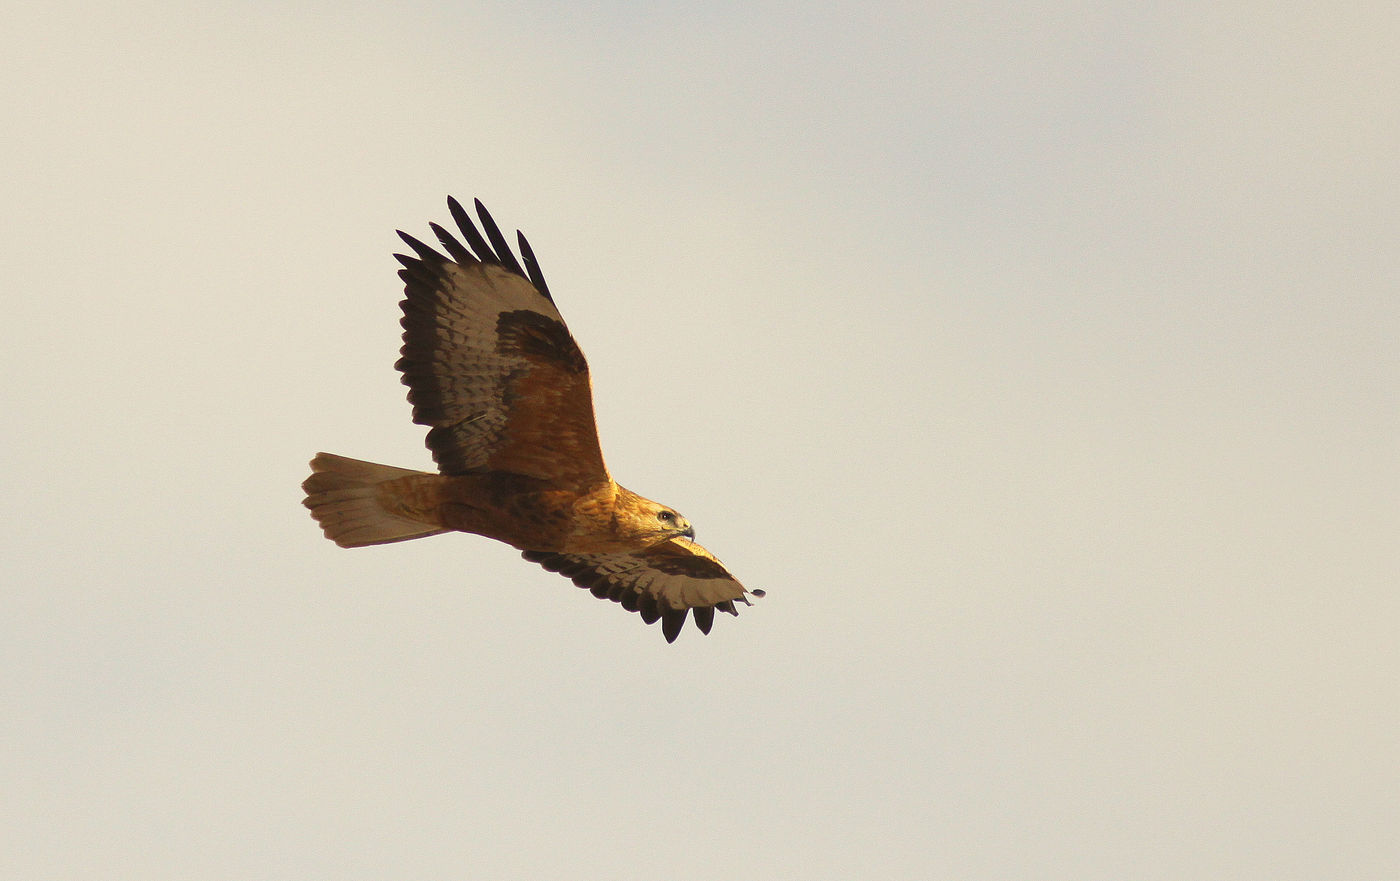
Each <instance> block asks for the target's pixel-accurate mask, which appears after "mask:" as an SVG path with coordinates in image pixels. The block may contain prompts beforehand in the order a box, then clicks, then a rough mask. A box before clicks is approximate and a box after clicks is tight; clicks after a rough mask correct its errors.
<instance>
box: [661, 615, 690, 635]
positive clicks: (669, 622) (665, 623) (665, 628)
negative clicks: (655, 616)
mask: <svg viewBox="0 0 1400 881" xmlns="http://www.w3.org/2000/svg"><path fill="white" fill-rule="evenodd" d="M689 611H690V610H689V609H667V610H665V611H664V612H662V613H661V634H662V635H663V636H665V637H666V641H667V642H675V641H676V637H677V636H680V634H681V628H682V627H684V626H685V613H686V612H689Z"/></svg>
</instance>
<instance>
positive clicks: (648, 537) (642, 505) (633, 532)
mask: <svg viewBox="0 0 1400 881" xmlns="http://www.w3.org/2000/svg"><path fill="white" fill-rule="evenodd" d="M618 489H619V490H620V493H619V498H618V500H617V501H618V503H617V506H616V509H615V510H616V511H617V515H618V518H617V522H618V527H619V530H620V531H622V532H624V533H626V534H628V535H629V537H630V538H632V539H634V540H636V541H637V542H639V543H641V544H655V543H657V542H660V541H666V540H668V539H672V538H677V537H683V538H689V539H694V538H695V529H694V527H692V526H691V525H690V521H689V520H687V519H685V518H684V517H682V516H681V514H680V512H679V511H677V510H676V509H675V508H670V507H667V506H666V505H662V504H658V503H656V502H653V501H652V500H651V499H647V498H643V497H642V496H639V495H637V494H636V493H634V492H631V491H630V490H626V489H622V488H621V487H619V488H618Z"/></svg>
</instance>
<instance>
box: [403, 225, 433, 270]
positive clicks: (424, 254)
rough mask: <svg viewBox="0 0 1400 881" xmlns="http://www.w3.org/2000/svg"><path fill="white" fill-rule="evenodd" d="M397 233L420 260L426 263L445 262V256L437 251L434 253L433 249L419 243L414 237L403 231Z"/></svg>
mask: <svg viewBox="0 0 1400 881" xmlns="http://www.w3.org/2000/svg"><path fill="white" fill-rule="evenodd" d="M397 232H398V234H399V238H401V239H403V240H404V243H405V244H407V245H408V246H409V247H410V248H412V249H413V253H415V254H417V255H418V259H420V260H422V261H423V262H424V263H441V262H442V261H443V259H444V258H443V256H442V255H441V254H439V253H438V252H437V251H434V250H433V249H432V248H430V247H428V246H427V245H425V244H423V243H422V242H420V241H418V240H417V239H415V238H414V237H413V236H411V235H409V234H408V233H406V232H404V231H403V230H397Z"/></svg>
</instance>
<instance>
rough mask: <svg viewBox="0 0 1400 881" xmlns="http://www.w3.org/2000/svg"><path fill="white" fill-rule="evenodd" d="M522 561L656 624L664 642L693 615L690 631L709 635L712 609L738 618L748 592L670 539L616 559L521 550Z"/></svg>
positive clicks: (687, 545) (692, 548)
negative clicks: (738, 605) (566, 579)
mask: <svg viewBox="0 0 1400 881" xmlns="http://www.w3.org/2000/svg"><path fill="white" fill-rule="evenodd" d="M523 556H524V557H525V559H527V560H529V561H530V562H532V563H539V564H540V565H541V566H543V567H544V568H546V569H548V570H549V571H551V572H558V573H559V574H560V575H563V576H564V577H566V578H568V579H570V580H571V581H573V582H574V584H577V585H578V586H579V587H583V588H587V589H588V590H589V591H591V592H592V593H593V595H594V596H596V597H598V598H599V599H608V600H612V601H613V602H615V603H619V604H620V605H621V606H622V607H623V608H624V609H627V610H628V611H630V612H637V613H639V614H640V615H641V616H642V620H644V621H646V623H648V624H653V623H655V622H656V621H658V620H660V621H661V622H662V623H661V629H662V633H663V634H664V635H665V637H666V641H667V642H674V641H675V639H676V636H677V635H678V634H679V633H680V631H681V628H682V627H683V626H684V624H685V619H686V615H687V613H688V612H690V611H691V610H692V609H693V610H694V617H695V626H696V627H698V628H700V630H701V632H703V633H709V632H710V627H711V625H712V624H713V622H714V616H715V610H716V609H718V610H720V611H721V612H728V613H729V614H731V615H737V614H739V612H738V610H737V609H736V608H735V607H734V602H735V601H736V600H737V601H739V602H742V603H744V604H745V605H749V600H748V596H747V595H748V594H752V595H753V596H763V592H762V591H757V590H755V591H748V590H745V589H744V586H743V585H742V584H740V583H739V582H738V580H737V579H735V578H734V576H732V575H730V574H729V571H728V570H726V569H725V568H724V566H723V564H721V563H720V562H719V560H717V559H715V557H714V555H713V554H711V553H710V552H709V551H707V550H705V549H704V548H703V547H701V546H700V545H698V544H695V543H694V542H691V541H685V540H683V539H673V540H671V541H666V542H663V543H661V544H659V545H653V546H652V547H650V548H645V549H642V550H638V551H634V552H631V553H619V554H555V553H550V552H548V551H525V552H524V554H523Z"/></svg>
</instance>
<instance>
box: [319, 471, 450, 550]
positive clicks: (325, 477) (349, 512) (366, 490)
mask: <svg viewBox="0 0 1400 881" xmlns="http://www.w3.org/2000/svg"><path fill="white" fill-rule="evenodd" d="M412 477H420V478H428V479H430V480H436V479H438V475H436V474H430V473H428V472H426V471H412V470H410V469H408V468H395V467H394V466H392V465H377V464H375V463H374V462H364V461H361V460H359V459H347V458H346V457H344V456H336V455H332V454H331V453H317V454H316V458H314V459H312V460H311V476H310V477H308V478H306V481H305V482H304V483H302V485H301V488H302V490H304V491H305V492H306V499H305V500H304V501H303V502H302V504H303V505H305V506H306V507H308V508H310V509H311V516H312V517H315V518H316V522H317V523H319V524H321V530H322V531H323V532H325V534H326V538H328V539H330V540H331V541H333V542H335V543H336V544H338V545H340V546H341V547H343V548H358V547H364V546H365V545H380V544H388V543H390V542H395V541H407V540H409V539H411V538H422V537H423V536H427V535H437V534H438V533H440V532H447V531H448V530H446V529H444V528H442V527H441V526H440V525H438V524H436V523H430V522H427V521H424V520H417V519H414V518H412V517H410V516H407V514H406V510H405V509H404V507H403V506H395V507H396V508H397V510H391V509H389V508H386V507H385V502H386V501H388V502H390V503H391V504H392V503H393V501H395V500H396V499H397V498H398V497H399V494H398V493H395V492H392V491H389V492H386V491H385V490H386V488H385V487H384V486H383V484H386V483H389V482H391V481H398V480H403V479H404V478H412Z"/></svg>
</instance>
